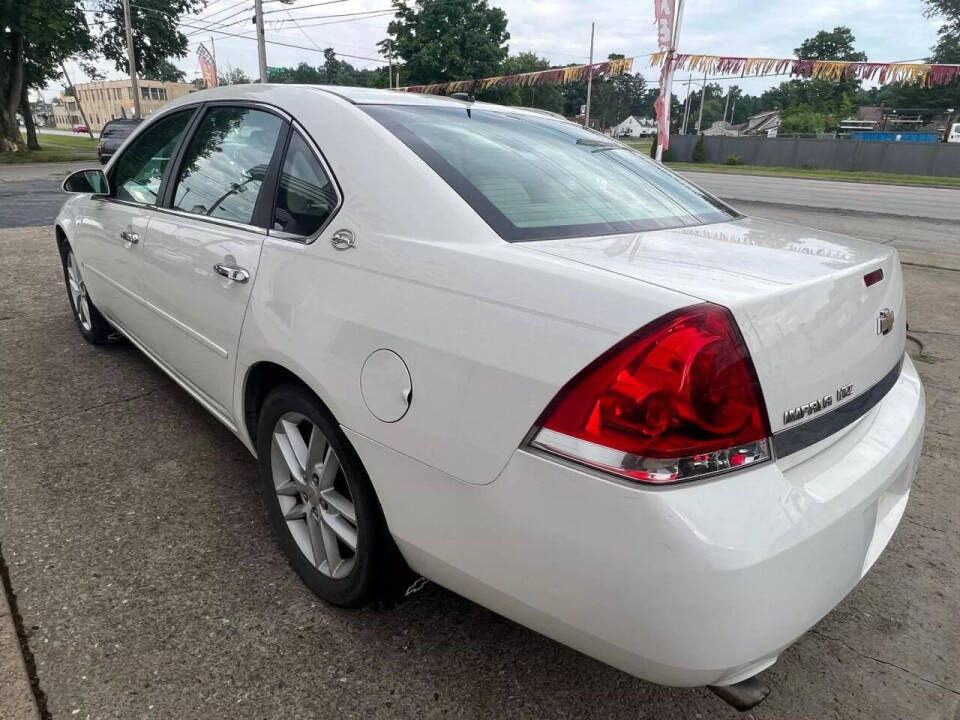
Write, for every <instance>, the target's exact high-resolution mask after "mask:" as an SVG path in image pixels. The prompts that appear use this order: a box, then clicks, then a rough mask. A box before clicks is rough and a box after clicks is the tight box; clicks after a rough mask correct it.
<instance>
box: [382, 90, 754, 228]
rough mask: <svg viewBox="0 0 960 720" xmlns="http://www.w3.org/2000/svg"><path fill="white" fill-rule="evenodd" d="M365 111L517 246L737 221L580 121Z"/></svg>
mask: <svg viewBox="0 0 960 720" xmlns="http://www.w3.org/2000/svg"><path fill="white" fill-rule="evenodd" d="M363 109H364V110H365V111H366V112H367V113H368V114H370V115H371V116H373V117H374V118H375V119H377V120H378V121H379V122H380V123H381V124H383V125H384V126H385V127H386V128H387V129H388V130H389V131H390V132H392V133H393V134H394V135H396V136H397V137H398V138H399V139H400V140H402V141H403V142H404V143H405V144H406V145H407V146H408V147H410V148H411V149H412V150H413V151H414V152H415V153H417V154H418V155H419V156H420V158H421V159H423V160H424V162H426V163H427V164H428V165H429V166H430V167H431V168H433V170H434V171H435V172H436V173H437V174H438V175H440V177H442V178H443V179H444V180H445V181H446V182H447V183H448V184H449V185H450V186H451V187H452V188H453V189H454V190H456V191H457V192H458V193H459V194H460V196H461V197H463V199H464V200H466V201H467V203H469V204H470V206H471V207H473V209H474V210H475V211H476V212H477V213H478V214H479V215H480V216H481V217H482V218H483V219H484V220H485V221H486V222H487V224H488V225H490V227H492V228H493V229H494V230H495V231H496V232H497V233H498V234H499V235H500V236H501V237H502V238H503V239H504V240H508V241H510V242H519V241H525V240H548V239H555V238H566V237H583V236H592V235H613V234H617V233H627V232H640V231H644V230H655V229H663V228H674V227H684V226H689V225H702V224H704V223H710V222H720V221H723V220H730V219H732V218H734V217H737V214H736V213H735V212H734V211H733V210H731V209H730V208H729V207H727V206H726V205H724V204H723V203H721V202H720V201H718V200H716V199H714V198H712V197H710V196H709V195H707V194H705V193H703V192H702V191H700V190H698V189H697V188H696V187H694V186H693V185H691V184H690V183H688V182H686V181H685V180H683V179H682V178H680V177H679V176H677V175H675V174H673V173H671V172H669V171H667V170H664V169H663V168H662V167H660V166H659V165H657V164H656V163H654V162H652V161H651V160H650V159H649V158H646V157H644V156H643V155H641V154H640V153H638V152H636V151H635V150H632V149H630V148H628V147H627V146H625V145H622V144H620V143H618V142H615V141H613V140H609V139H607V138H604V137H603V136H602V135H598V134H596V133H593V132H589V131H587V130H584V129H583V128H580V127H578V126H576V125H574V124H573V123H568V122H562V121H558V120H553V119H550V118H545V117H535V116H530V115H522V114H519V113H517V114H514V113H507V112H501V111H491V110H484V109H481V108H471V109H470V110H465V109H462V108H445V107H424V106H400V105H369V106H365V107H363Z"/></svg>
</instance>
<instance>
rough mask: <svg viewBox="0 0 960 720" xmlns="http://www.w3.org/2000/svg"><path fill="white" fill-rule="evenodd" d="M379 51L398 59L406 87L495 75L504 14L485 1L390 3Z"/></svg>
mask: <svg viewBox="0 0 960 720" xmlns="http://www.w3.org/2000/svg"><path fill="white" fill-rule="evenodd" d="M393 5H394V7H395V8H396V10H397V12H396V17H395V19H394V20H392V21H391V22H390V24H389V25H388V26H387V34H388V35H389V37H388V38H387V39H385V40H382V41H381V42H380V43H379V47H380V49H381V52H383V53H387V52H389V51H390V49H391V48H392V52H393V54H394V56H395V57H398V58H400V59H401V60H403V63H404V66H403V77H404V84H406V85H419V84H424V83H435V82H443V81H445V80H469V79H471V78H482V77H487V76H490V75H496V74H498V73H499V72H500V67H501V64H502V63H503V62H504V60H505V59H506V58H507V52H508V49H507V46H506V42H507V40H509V39H510V33H509V32H507V16H506V14H505V13H504V12H503V10H501V9H500V8H496V7H491V6H490V5H488V4H487V0H412V1H408V0H393Z"/></svg>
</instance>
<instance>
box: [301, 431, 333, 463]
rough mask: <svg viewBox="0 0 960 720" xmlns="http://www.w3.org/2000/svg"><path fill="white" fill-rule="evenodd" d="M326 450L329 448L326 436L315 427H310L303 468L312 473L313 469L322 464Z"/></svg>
mask: <svg viewBox="0 0 960 720" xmlns="http://www.w3.org/2000/svg"><path fill="white" fill-rule="evenodd" d="M328 450H329V446H328V444H327V438H326V436H325V435H324V434H323V432H322V431H321V430H320V428H318V427H317V426H316V425H311V426H310V444H309V445H307V460H306V464H305V465H304V467H306V468H307V469H308V471H310V472H312V471H313V468H314V467H316V466H317V465H319V464H320V463H321V462H323V458H324V455H325V454H326V453H327V452H328Z"/></svg>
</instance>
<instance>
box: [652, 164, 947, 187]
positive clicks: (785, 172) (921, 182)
mask: <svg viewBox="0 0 960 720" xmlns="http://www.w3.org/2000/svg"><path fill="white" fill-rule="evenodd" d="M669 165H670V167H671V168H672V169H674V170H682V171H684V172H723V173H732V174H735V175H763V176H766V177H791V178H807V179H808V180H840V181H843V182H868V183H881V184H884V185H916V186H922V187H945V188H960V177H957V178H952V177H936V176H933V175H901V174H899V173H882V172H864V171H860V172H858V171H855V170H815V169H804V168H790V167H766V166H764V165H721V164H718V163H696V164H694V163H677V162H675V163H669Z"/></svg>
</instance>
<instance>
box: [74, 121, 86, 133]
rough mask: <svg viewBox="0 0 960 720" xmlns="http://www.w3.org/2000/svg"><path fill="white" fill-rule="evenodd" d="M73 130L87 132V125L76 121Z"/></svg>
mask: <svg viewBox="0 0 960 720" xmlns="http://www.w3.org/2000/svg"><path fill="white" fill-rule="evenodd" d="M73 131H74V132H75V133H85V132H87V126H86V125H84V124H83V123H78V124H77V125H74V126H73Z"/></svg>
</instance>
